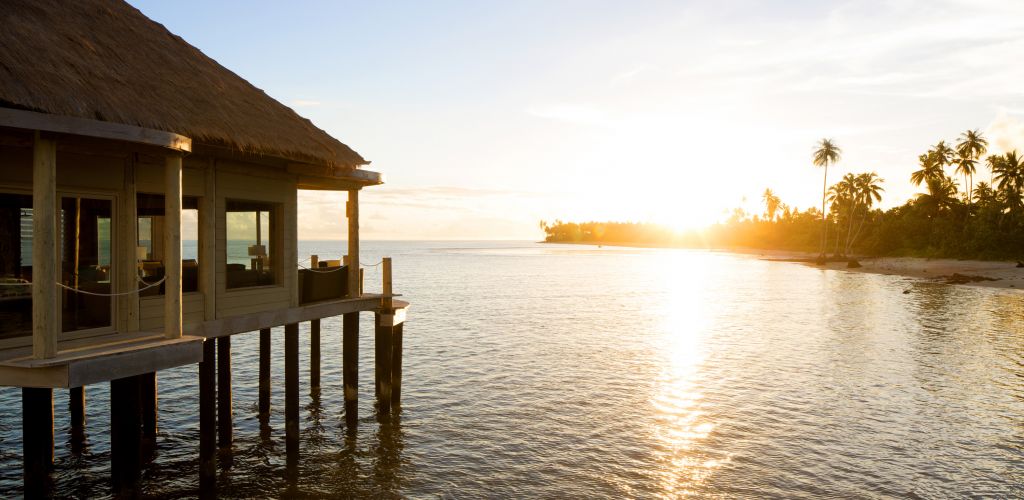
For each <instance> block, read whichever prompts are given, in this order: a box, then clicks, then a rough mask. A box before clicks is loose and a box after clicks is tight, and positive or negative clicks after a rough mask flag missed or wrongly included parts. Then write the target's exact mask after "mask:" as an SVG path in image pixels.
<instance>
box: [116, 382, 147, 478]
mask: <svg viewBox="0 0 1024 500" xmlns="http://www.w3.org/2000/svg"><path fill="white" fill-rule="evenodd" d="M141 416H142V412H141V408H140V407H139V377H138V376H132V377H125V378H119V379H115V380H111V381H110V479H111V482H112V483H113V486H114V496H115V497H118V498H135V497H136V496H138V493H139V491H138V487H139V480H140V479H141V478H142V467H141V466H140V464H139V459H140V456H141V451H142V448H141V444H142V441H141V438H142V419H141Z"/></svg>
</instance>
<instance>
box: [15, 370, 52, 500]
mask: <svg viewBox="0 0 1024 500" xmlns="http://www.w3.org/2000/svg"><path fill="white" fill-rule="evenodd" d="M21 422H22V424H21V432H22V443H23V444H22V450H23V453H24V467H25V473H24V479H25V497H26V498H45V497H48V496H49V491H50V484H51V479H50V471H51V470H52V469H53V389H39V388H35V387H25V388H22V390H21Z"/></svg>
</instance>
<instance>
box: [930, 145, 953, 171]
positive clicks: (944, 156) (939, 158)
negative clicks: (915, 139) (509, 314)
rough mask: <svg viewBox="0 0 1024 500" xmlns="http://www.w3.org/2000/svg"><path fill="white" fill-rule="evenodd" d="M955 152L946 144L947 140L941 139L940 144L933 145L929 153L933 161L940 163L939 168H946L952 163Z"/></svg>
mask: <svg viewBox="0 0 1024 500" xmlns="http://www.w3.org/2000/svg"><path fill="white" fill-rule="evenodd" d="M955 153H956V152H955V151H953V150H952V149H951V148H950V147H949V146H947V145H946V141H939V142H938V144H936V145H935V146H932V149H929V150H928V155H929V156H931V157H932V161H934V162H935V163H937V164H938V165H939V168H946V167H947V166H948V165H952V164H953V155H954V154H955Z"/></svg>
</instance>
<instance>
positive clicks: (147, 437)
mask: <svg viewBox="0 0 1024 500" xmlns="http://www.w3.org/2000/svg"><path fill="white" fill-rule="evenodd" d="M139 399H140V404H141V405H142V441H143V443H144V444H145V446H144V448H145V449H146V451H152V450H153V448H154V447H155V445H156V432H157V420H158V413H159V411H160V404H159V401H158V399H159V395H158V392H157V385H156V372H149V373H143V374H142V375H139Z"/></svg>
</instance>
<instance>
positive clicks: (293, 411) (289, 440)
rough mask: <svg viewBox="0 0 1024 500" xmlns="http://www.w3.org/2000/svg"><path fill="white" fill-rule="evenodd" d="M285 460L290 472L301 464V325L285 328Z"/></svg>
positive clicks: (292, 324)
mask: <svg viewBox="0 0 1024 500" xmlns="http://www.w3.org/2000/svg"><path fill="white" fill-rule="evenodd" d="M284 421H285V423H284V430H285V455H286V457H285V459H286V466H287V469H288V470H289V471H294V470H295V469H296V467H297V466H298V463H299V325H298V324H296V323H291V324H287V325H285V326H284Z"/></svg>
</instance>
